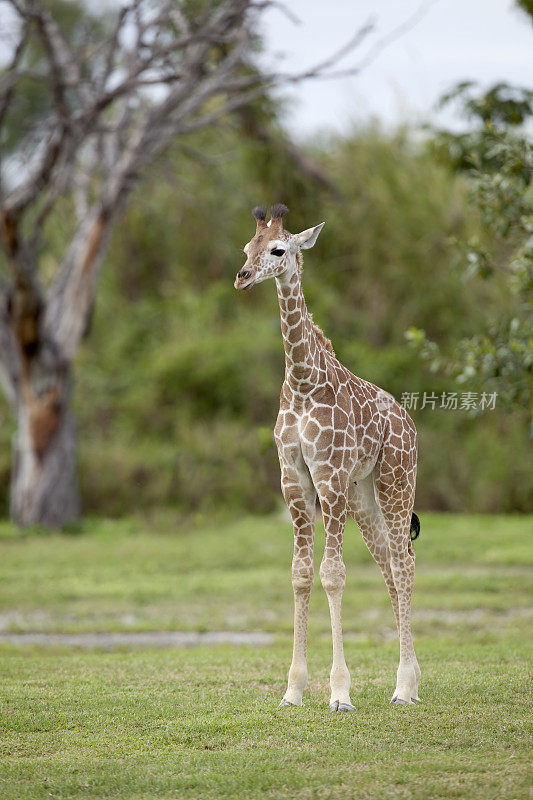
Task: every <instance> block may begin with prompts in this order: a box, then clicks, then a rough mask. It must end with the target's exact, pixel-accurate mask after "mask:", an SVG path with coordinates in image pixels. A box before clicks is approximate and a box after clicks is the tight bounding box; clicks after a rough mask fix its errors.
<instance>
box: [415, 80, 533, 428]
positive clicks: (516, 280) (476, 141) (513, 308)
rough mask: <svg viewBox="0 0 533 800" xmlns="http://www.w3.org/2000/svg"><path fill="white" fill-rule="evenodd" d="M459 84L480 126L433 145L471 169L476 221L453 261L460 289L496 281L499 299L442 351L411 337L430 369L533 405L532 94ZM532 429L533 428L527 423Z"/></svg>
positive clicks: (420, 333) (445, 135) (420, 336)
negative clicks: (527, 126)
mask: <svg viewBox="0 0 533 800" xmlns="http://www.w3.org/2000/svg"><path fill="white" fill-rule="evenodd" d="M471 89H472V84H469V83H465V84H460V85H459V86H458V87H456V89H455V90H454V91H453V92H451V93H450V94H449V95H447V96H446V97H445V98H444V100H445V102H448V101H449V100H450V99H451V98H452V97H459V98H461V99H462V101H463V104H464V108H465V111H466V112H467V113H468V114H470V116H473V117H474V118H477V119H478V120H479V121H481V122H482V123H484V126H483V127H481V128H479V129H478V128H475V129H474V130H473V131H471V132H469V133H467V134H460V135H456V134H452V133H450V132H439V133H437V134H436V137H435V142H434V147H435V151H436V153H437V155H439V156H440V157H441V158H442V157H444V158H445V159H446V160H447V161H448V162H450V163H451V165H452V166H453V167H454V168H455V169H458V170H459V169H463V168H468V169H469V171H470V174H471V182H470V192H469V198H470V206H471V209H472V210H473V211H474V212H475V213H476V214H477V216H478V217H479V221H480V227H479V230H478V231H476V232H475V234H474V235H473V236H469V237H468V236H463V237H457V238H456V239H455V240H454V242H453V244H454V248H455V262H456V266H457V267H458V268H459V269H460V271H461V273H462V275H463V279H464V282H465V287H468V288H469V289H470V288H471V287H472V286H473V285H474V284H476V283H477V282H479V280H480V279H481V280H485V281H487V280H490V281H492V282H494V283H495V284H496V285H497V286H498V289H499V291H500V292H501V294H502V297H499V298H495V300H494V302H492V303H490V304H488V306H487V308H486V309H485V314H486V319H485V322H484V324H483V325H481V326H479V325H476V324H471V330H470V332H469V334H468V335H466V336H460V335H456V336H454V341H453V342H452V343H451V346H450V344H448V349H447V351H446V350H445V351H443V350H442V349H441V348H439V347H438V346H437V344H436V343H435V342H433V341H431V337H430V336H428V335H427V332H426V331H424V330H420V329H416V328H411V329H410V330H409V331H408V338H409V339H410V341H411V342H412V343H413V344H415V346H416V347H417V348H418V350H419V352H420V353H421V355H422V357H423V358H425V359H426V360H428V361H429V363H431V365H432V367H433V369H435V370H445V371H447V372H448V374H450V375H453V376H454V377H455V378H456V379H457V381H458V382H459V383H461V384H465V383H467V382H468V383H469V384H472V385H473V386H476V387H477V388H478V389H480V390H482V391H485V392H493V391H497V392H498V393H499V397H500V400H501V401H502V402H504V403H506V404H507V405H508V406H518V407H520V408H522V409H524V410H525V411H526V412H527V411H529V412H530V411H531V408H533V190H532V178H533V151H532V148H531V142H530V141H529V138H528V136H527V133H525V132H524V131H521V130H519V129H515V127H514V126H517V125H521V123H523V122H525V121H526V120H527V119H528V118H530V117H531V115H532V112H533V107H532V100H533V92H530V91H526V90H518V89H516V90H513V89H512V87H506V86H503V85H501V84H500V85H498V86H495V87H493V88H492V89H491V90H489V91H488V92H485V93H482V94H481V95H479V94H475V93H472V91H471ZM532 431H533V428H532Z"/></svg>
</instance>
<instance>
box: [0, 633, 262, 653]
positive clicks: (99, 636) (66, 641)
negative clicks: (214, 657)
mask: <svg viewBox="0 0 533 800" xmlns="http://www.w3.org/2000/svg"><path fill="white" fill-rule="evenodd" d="M273 638H274V637H273V636H272V635H271V634H269V633H261V632H259V631H257V632H251V633H244V632H234V631H213V632H206V633H196V632H194V631H190V632H189V631H146V632H144V633H134V632H129V633H125V632H124V633H122V632H117V633H5V632H3V633H0V643H2V642H5V643H8V644H22V645H24V644H43V645H51V646H56V647H57V646H60V647H81V648H84V649H87V650H90V649H92V648H96V647H98V648H100V649H104V650H113V649H114V648H117V647H197V646H199V645H217V644H233V645H241V644H242V645H266V644H270V643H271V642H272V641H273Z"/></svg>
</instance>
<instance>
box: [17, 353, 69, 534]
mask: <svg viewBox="0 0 533 800" xmlns="http://www.w3.org/2000/svg"><path fill="white" fill-rule="evenodd" d="M41 366H42V365H41ZM47 373H48V374H47ZM39 383H40V384H41V386H42V387H44V388H41V389H40V390H39V388H38V387H36V386H35V385H34V382H31V381H27V380H24V381H23V385H22V389H21V391H20V393H19V394H18V396H17V405H16V411H15V413H16V417H17V432H16V434H15V436H14V438H13V464H12V471H11V493H10V507H11V517H12V519H13V521H14V522H15V523H17V524H18V525H31V524H33V523H39V524H41V525H45V526H47V527H61V526H63V525H65V524H66V523H68V522H71V521H72V520H74V519H77V518H78V516H79V513H80V504H79V494H78V485H77V478H76V439H77V437H76V424H75V421H74V417H73V415H72V412H71V411H70V408H69V401H70V368H68V369H65V366H64V365H59V366H55V367H54V366H50V367H49V368H48V370H42V369H41V371H40V377H39ZM36 388H37V391H36Z"/></svg>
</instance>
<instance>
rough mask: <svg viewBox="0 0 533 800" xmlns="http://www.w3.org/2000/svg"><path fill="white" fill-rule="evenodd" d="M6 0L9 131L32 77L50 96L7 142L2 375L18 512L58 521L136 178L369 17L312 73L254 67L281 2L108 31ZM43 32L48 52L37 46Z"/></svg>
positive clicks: (232, 0)
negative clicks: (59, 236) (85, 374)
mask: <svg viewBox="0 0 533 800" xmlns="http://www.w3.org/2000/svg"><path fill="white" fill-rule="evenodd" d="M1 5H3V6H4V12H0V13H5V7H6V6H7V7H9V9H10V15H11V16H10V18H11V20H12V27H13V31H14V41H13V43H12V49H11V53H10V62H9V63H8V64H7V65H6V66H5V68H4V70H3V72H2V73H1V74H0V131H1V130H2V125H3V123H4V122H5V120H6V119H7V118H9V113H10V109H11V107H12V104H13V102H14V101H15V100H16V97H17V92H19V91H21V86H22V84H23V82H24V81H25V82H26V85H28V82H35V83H36V84H37V85H38V86H42V87H43V91H44V90H45V89H46V92H47V93H48V95H49V96H50V98H51V101H50V107H49V109H48V110H47V113H46V114H45V115H43V116H41V117H38V118H37V119H36V120H35V121H34V123H33V124H32V125H31V126H29V128H28V130H27V131H25V133H24V136H23V137H22V141H21V142H19V144H18V146H17V148H16V150H15V152H9V153H8V152H4V153H0V158H1V161H0V166H1V168H2V172H1V173H0V237H1V243H2V247H3V251H4V254H5V268H4V271H3V274H2V272H0V379H1V382H2V384H3V387H4V390H5V394H6V396H7V399H8V401H9V403H10V406H11V408H12V410H13V414H14V415H15V417H16V423H17V432H16V435H15V437H14V443H13V467H12V480H11V515H12V518H13V520H14V521H15V522H17V523H18V524H21V525H27V524H30V523H35V522H37V523H41V524H44V525H47V526H61V525H63V524H65V523H66V522H67V521H69V520H72V519H74V518H76V517H77V516H78V514H79V497H78V489H77V481H76V468H75V463H76V428H75V422H74V419H73V415H72V412H71V410H70V397H71V391H72V372H73V368H72V364H73V359H74V356H75V354H76V350H77V347H78V345H79V343H80V341H81V339H82V337H83V335H84V332H85V330H86V328H87V325H88V320H89V317H90V314H91V309H92V307H93V303H94V298H95V291H96V287H97V282H98V274H99V271H100V267H101V264H102V258H103V255H104V252H105V248H106V243H107V241H108V239H109V234H110V231H111V228H112V225H113V222H114V221H115V220H116V219H117V215H119V214H120V212H121V210H122V209H123V207H124V203H125V201H126V200H127V197H128V195H129V193H130V191H131V189H132V186H133V185H134V183H135V181H136V180H137V178H138V177H139V176H140V175H142V173H143V170H145V169H146V167H147V166H148V165H149V164H150V163H152V162H153V160H154V159H155V158H157V156H158V155H159V154H160V153H161V152H162V151H163V150H164V149H165V148H167V147H168V145H169V144H170V143H171V142H172V141H173V140H174V139H176V137H180V136H184V135H186V134H190V133H191V132H194V131H198V130H200V129H202V128H205V127H206V126H209V125H213V124H215V123H216V122H217V121H218V120H220V119H221V118H222V117H223V116H224V115H227V114H229V113H231V112H233V111H235V110H237V109H241V108H243V106H246V104H248V103H249V102H250V101H251V100H253V99H255V98H257V97H258V96H260V95H261V94H262V93H264V92H265V91H267V90H268V89H269V88H270V87H273V86H280V85H284V84H288V83H294V82H296V81H301V80H304V79H306V78H312V77H315V76H318V75H320V76H324V75H327V74H328V73H331V71H332V69H333V68H334V67H335V65H336V63H337V57H340V56H344V55H345V54H346V52H347V51H348V50H349V49H352V48H353V47H355V46H356V45H357V44H358V42H359V41H360V40H361V39H362V38H363V36H364V34H365V32H367V31H368V29H369V28H368V27H365V29H363V30H362V31H360V32H358V34H357V36H356V37H355V38H354V39H352V41H351V42H350V44H349V46H348V47H345V48H343V49H342V50H341V51H339V53H337V54H336V55H335V56H332V58H331V59H328V60H327V61H325V62H323V63H322V64H318V65H316V66H314V67H312V68H311V69H309V70H307V71H306V72H305V73H303V74H300V75H287V74H285V75H284V74H282V73H270V74H265V73H264V72H261V71H259V70H258V69H254V68H252V65H251V61H250V52H251V47H250V45H251V42H252V40H253V36H254V31H255V30H256V26H257V20H258V17H259V16H260V15H261V14H262V13H263V12H264V10H265V9H266V8H267V7H268V6H269V5H270V3H265V2H260V3H257V2H251V1H250V0H209V1H208V2H205V3H203V4H201V3H200V4H197V5H196V7H195V8H196V10H195V11H194V13H193V12H191V10H190V9H191V8H192V7H193V6H194V4H190V3H185V2H183V0H162V1H161V2H153V0H129V2H127V3H126V4H125V5H123V6H122V7H121V8H120V9H117V10H116V13H115V16H114V19H113V20H112V21H111V22H110V25H109V29H108V30H107V33H106V34H105V36H102V37H101V40H100V41H96V42H94V41H93V42H90V43H85V44H83V43H80V42H73V41H70V40H69V36H68V35H67V34H66V33H65V31H64V30H63V28H62V25H61V19H59V17H58V18H55V17H54V15H53V13H52V12H51V11H50V8H52V7H53V6H51V4H49V3H47V2H45V0H3V2H2V3H1ZM273 5H276V4H275V3H273ZM4 18H5V17H4ZM36 44H38V46H39V48H40V52H41V53H42V54H43V57H42V58H41V59H40V61H39V63H38V66H37V67H35V65H34V64H33V62H32V60H31V59H28V58H27V57H26V56H27V52H28V48H31V47H32V45H33V46H35V45H36ZM32 64H33V66H32ZM353 71H354V70H352V72H353ZM346 72H348V71H346ZM345 74H346V73H345ZM65 198H66V199H67V200H65ZM67 201H68V208H69V209H72V233H71V236H70V240H69V243H68V246H67V247H66V248H65V252H64V254H63V256H62V260H61V263H60V266H59V268H58V270H57V273H56V274H55V276H54V277H53V279H52V281H51V283H49V284H48V285H46V286H45V285H44V284H43V281H42V280H41V278H40V274H39V260H40V256H39V254H40V253H41V252H42V250H43V247H44V249H46V235H43V226H44V225H45V222H46V220H47V219H48V217H49V215H50V213H51V212H52V211H53V210H54V209H57V204H58V202H61V203H62V204H63V205H62V206H61V208H62V209H64V208H65V207H66V206H65V203H66V202H67Z"/></svg>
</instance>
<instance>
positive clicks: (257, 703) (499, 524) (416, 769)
mask: <svg viewBox="0 0 533 800" xmlns="http://www.w3.org/2000/svg"><path fill="white" fill-rule="evenodd" d="M531 523H532V520H531V518H529V519H528V518H525V517H489V516H486V517H485V516H479V517H457V516H445V515H431V514H424V515H423V516H422V534H421V538H420V540H419V541H418V542H417V543H416V552H417V580H416V590H415V612H414V623H413V628H414V632H415V637H416V644H417V652H418V657H419V661H420V664H421V667H422V673H423V674H422V685H421V696H422V697H423V699H424V703H423V704H422V705H421V706H417V707H408V708H403V709H396V708H393V707H390V706H389V705H388V699H389V697H390V695H391V692H392V690H393V688H394V682H395V681H394V679H395V670H396V665H397V646H396V642H395V640H394V630H393V619H392V612H391V610H390V607H389V604H388V599H387V597H386V592H385V588H384V584H383V581H382V579H381V576H380V574H379V572H378V570H377V568H376V567H375V565H374V564H373V562H372V561H371V559H370V558H369V556H368V553H367V551H366V549H365V547H364V545H363V544H362V543H361V541H360V537H359V535H358V534H357V531H356V529H355V528H354V527H353V526H349V527H348V529H347V531H346V537H345V561H346V564H347V568H348V585H347V589H346V592H345V602H344V627H345V631H346V656H347V661H348V665H349V667H350V669H351V672H352V682H353V686H354V691H353V695H352V699H353V700H354V702H355V704H356V706H357V711H356V713H354V714H351V715H342V716H339V715H331V714H330V713H329V711H328V709H327V699H328V692H327V688H328V687H327V678H328V672H329V666H330V637H329V616H328V610H327V602H326V598H325V596H324V593H323V592H322V590H321V587H320V584H319V583H318V584H317V586H316V587H315V591H314V592H313V597H312V606H311V617H310V643H309V644H310V650H309V669H310V688H309V691H308V692H307V693H306V696H305V707H304V708H303V709H300V710H295V711H289V712H287V710H278V709H277V704H278V702H279V700H280V698H281V696H282V694H283V692H284V688H285V675H286V671H287V668H288V665H289V661H290V651H291V640H290V631H291V619H292V592H291V586H290V556H291V532H290V526H289V525H288V523H287V521H286V520H285V519H283V518H281V517H279V518H269V519H251V518H246V519H241V520H239V521H237V522H235V523H231V524H230V523H228V522H225V523H222V522H221V523H219V524H217V523H215V522H213V523H211V524H196V525H191V527H190V528H188V529H187V530H179V531H176V530H175V520H174V519H173V518H172V516H171V515H169V514H163V513H162V514H159V515H158V516H157V517H153V518H151V519H150V520H146V519H145V520H141V519H131V520H127V521H120V522H116V521H115V522H107V521H101V520H88V521H86V522H84V523H83V525H82V526H81V527H80V528H79V529H77V530H76V532H75V533H74V532H73V533H71V534H70V535H68V534H64V535H58V534H53V535H44V534H42V533H41V534H39V533H38V532H34V533H32V534H26V535H21V534H19V533H17V532H16V531H14V530H13V529H12V528H11V527H10V526H8V525H4V526H3V527H2V528H1V530H0V615H1V617H0V618H1V619H2V621H3V626H4V628H5V629H8V630H11V631H24V630H26V631H28V630H40V631H43V630H44V631H71V632H79V631H105V630H108V631H114V630H162V629H179V630H267V631H271V632H273V633H275V640H274V644H273V645H271V646H266V647H262V648H251V647H239V648H237V647H228V646H220V647H213V648H204V647H202V648H191V649H188V650H157V649H152V650H144V651H142V652H139V651H127V650H123V651H118V652H112V653H106V652H100V651H92V652H83V651H75V650H67V649H66V648H44V647H35V646H33V647H14V646H12V645H7V644H4V645H1V646H0V662H1V663H0V670H1V674H2V683H1V689H0V700H1V709H2V714H1V736H0V743H1V745H0V746H1V749H0V776H1V778H0V797H1V798H6V800H11V798H13V800H18V799H19V798H20V799H21V800H23V799H24V798H47V797H55V798H102V799H103V798H116V797H119V798H139V799H140V798H142V800H150V799H151V798H165V799H166V798H197V799H198V800H201V799H202V798H213V799H214V798H217V799H218V798H221V799H222V798H228V800H230V799H231V800H233V798H273V799H275V798H301V799H302V800H303V799H305V800H307V798H309V800H311V798H312V799H313V800H315V799H316V800H321V799H322V798H339V800H340V798H354V800H355V798H411V797H412V798H420V800H429V799H430V798H431V800H433V799H434V798H472V800H474V798H476V800H477V798H494V800H496V798H498V800H521V798H526V797H527V796H528V783H527V775H526V764H527V757H528V752H529V751H528V744H529V742H530V739H529V738H528V737H529V735H530V727H529V724H528V723H529V721H530V716H529V708H530V703H531V697H530V693H529V692H528V670H527V655H528V652H527V651H528V646H527V641H528V634H529V633H530V624H529V623H530V619H531V617H530V611H531V607H530V605H528V604H530V603H531V594H530V588H531V587H530V583H528V577H529V575H530V574H531V572H530V566H531V547H530V545H529V539H528V534H530V531H531ZM317 539H318V541H317V563H318V561H319V558H320V555H321V549H322V543H323V531H322V530H321V529H320V528H319V531H318V537H317Z"/></svg>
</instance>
